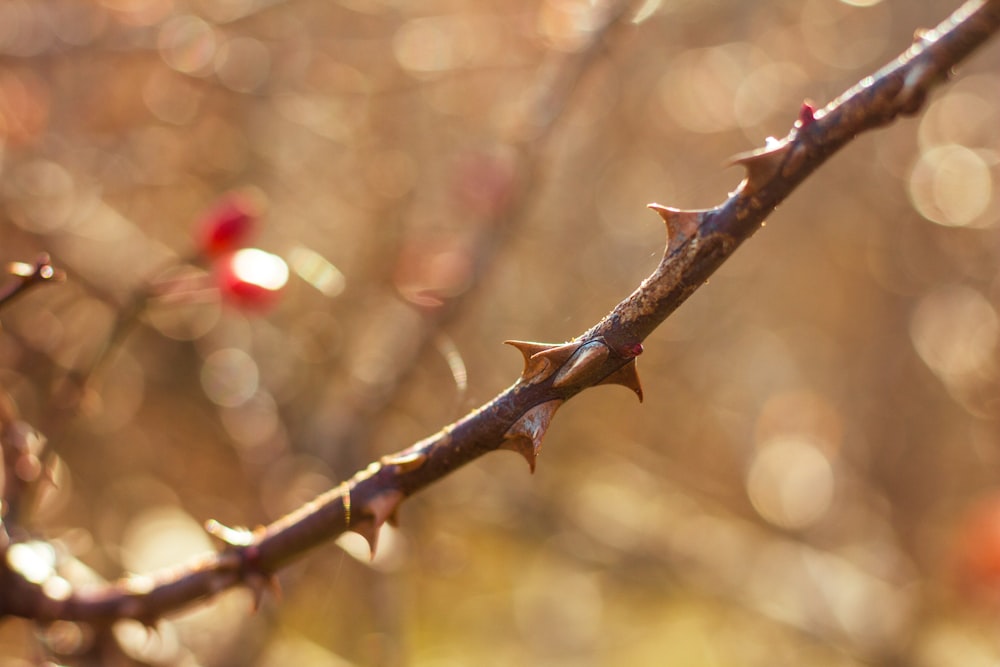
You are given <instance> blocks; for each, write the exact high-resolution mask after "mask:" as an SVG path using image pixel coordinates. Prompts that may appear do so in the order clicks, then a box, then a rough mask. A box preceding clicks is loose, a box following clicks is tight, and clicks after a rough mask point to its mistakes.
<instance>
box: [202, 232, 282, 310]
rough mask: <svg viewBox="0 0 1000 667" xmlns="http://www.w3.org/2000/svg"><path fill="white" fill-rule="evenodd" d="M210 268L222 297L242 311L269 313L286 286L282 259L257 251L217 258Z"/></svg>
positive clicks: (247, 249)
mask: <svg viewBox="0 0 1000 667" xmlns="http://www.w3.org/2000/svg"><path fill="white" fill-rule="evenodd" d="M213 268H214V270H215V278H216V282H217V284H218V286H219V291H220V292H221V293H222V296H223V298H224V299H226V300H227V301H229V302H230V303H232V304H233V305H235V306H236V307H238V308H240V309H242V310H248V311H257V312H261V311H266V310H269V309H270V308H272V307H274V306H275V305H276V304H277V303H278V301H279V300H280V299H281V293H282V291H283V290H284V287H285V285H286V284H287V283H288V265H287V264H285V260H283V259H281V258H280V257H278V256H277V255H272V254H271V253H269V252H264V251H263V250H259V249H257V248H243V249H242V250H237V251H236V252H234V253H230V254H228V255H225V256H223V257H220V258H219V259H218V261H216V262H215V263H214V264H213Z"/></svg>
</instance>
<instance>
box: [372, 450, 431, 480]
mask: <svg viewBox="0 0 1000 667" xmlns="http://www.w3.org/2000/svg"><path fill="white" fill-rule="evenodd" d="M426 460H427V454H425V453H424V452H419V451H413V452H407V451H405V450H404V451H402V452H399V453H398V454H391V455H389V456H383V457H382V465H383V466H386V467H388V466H393V467H394V468H395V472H396V474H397V475H398V474H401V473H406V472H410V471H412V470H416V469H417V468H419V467H420V466H422V465H423V464H424V462H425V461H426Z"/></svg>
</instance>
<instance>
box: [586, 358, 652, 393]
mask: <svg viewBox="0 0 1000 667" xmlns="http://www.w3.org/2000/svg"><path fill="white" fill-rule="evenodd" d="M597 384H620V385H621V386H623V387H625V388H627V389H631V390H632V391H634V392H635V395H636V396H638V397H639V402H640V403H642V383H641V382H639V371H638V370H637V369H636V365H635V359H631V360H629V362H628V363H627V364H625V365H624V366H622V367H621V368H619V369H618V370H616V371H615V372H614V373H612V374H611V375H609V376H607V377H606V378H604V379H603V380H601V381H600V382H598V383H597Z"/></svg>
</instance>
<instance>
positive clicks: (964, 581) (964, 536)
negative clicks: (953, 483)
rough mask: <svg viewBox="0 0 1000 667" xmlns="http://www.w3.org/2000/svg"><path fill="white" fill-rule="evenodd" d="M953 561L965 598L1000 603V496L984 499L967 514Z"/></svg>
mask: <svg viewBox="0 0 1000 667" xmlns="http://www.w3.org/2000/svg"><path fill="white" fill-rule="evenodd" d="M953 558H954V561H953V562H954V568H955V575H956V578H957V580H958V581H957V583H958V586H959V589H960V591H961V592H962V593H963V594H964V595H966V596H967V597H968V598H971V599H972V600H974V601H978V602H987V603H989V604H997V603H1000V493H993V494H991V495H988V496H985V497H983V498H981V499H980V500H979V501H977V502H976V503H975V504H973V505H972V507H970V508H969V509H968V510H967V511H966V513H965V515H964V517H963V518H962V520H961V522H960V524H959V527H958V532H957V534H956V536H955V542H954V553H953Z"/></svg>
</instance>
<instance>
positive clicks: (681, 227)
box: [647, 203, 702, 253]
mask: <svg viewBox="0 0 1000 667" xmlns="http://www.w3.org/2000/svg"><path fill="white" fill-rule="evenodd" d="M647 208H650V209H652V210H654V211H656V213H657V214H658V215H659V216H660V217H661V218H663V222H664V223H665V224H666V225H667V252H668V253H669V252H672V251H673V250H675V249H676V248H679V247H680V246H681V245H683V243H684V241H686V240H687V239H689V238H692V237H694V236H695V235H696V234H697V233H698V223H699V222H700V220H701V213H702V212H701V211H683V210H681V209H679V208H672V207H670V206H662V205H660V204H655V203H654V204H647Z"/></svg>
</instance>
